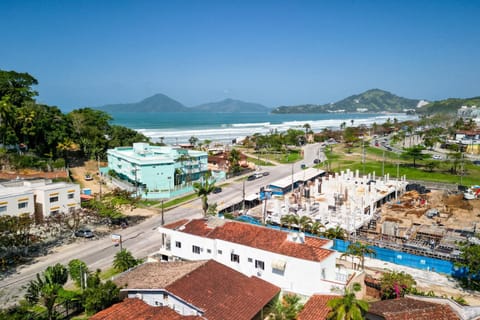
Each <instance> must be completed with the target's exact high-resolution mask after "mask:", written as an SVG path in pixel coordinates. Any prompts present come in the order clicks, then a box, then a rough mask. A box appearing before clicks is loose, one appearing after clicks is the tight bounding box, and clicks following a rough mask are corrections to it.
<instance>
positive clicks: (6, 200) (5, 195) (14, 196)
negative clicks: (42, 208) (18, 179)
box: [0, 188, 35, 216]
mask: <svg viewBox="0 0 480 320" xmlns="http://www.w3.org/2000/svg"><path fill="white" fill-rule="evenodd" d="M7 191H8V192H7ZM25 202H26V203H27V206H26V207H25V208H19V207H18V206H19V203H25ZM0 207H1V208H2V209H1V212H0V216H6V215H9V216H19V215H20V214H22V213H28V214H29V215H33V213H34V212H35V203H34V200H33V192H32V191H28V190H23V189H20V188H19V189H18V192H13V188H0ZM5 207H6V211H3V210H4V209H3V208H5Z"/></svg>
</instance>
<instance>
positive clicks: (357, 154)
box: [325, 145, 480, 186]
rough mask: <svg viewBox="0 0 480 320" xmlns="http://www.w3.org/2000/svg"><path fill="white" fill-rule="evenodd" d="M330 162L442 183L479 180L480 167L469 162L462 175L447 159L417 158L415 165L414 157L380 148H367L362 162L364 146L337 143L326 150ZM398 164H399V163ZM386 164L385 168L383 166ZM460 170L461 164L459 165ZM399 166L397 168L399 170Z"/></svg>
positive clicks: (336, 167) (332, 166)
mask: <svg viewBox="0 0 480 320" xmlns="http://www.w3.org/2000/svg"><path fill="white" fill-rule="evenodd" d="M325 154H326V156H327V158H328V161H329V162H330V170H332V171H336V172H340V171H342V170H346V169H350V170H353V171H355V170H359V172H360V173H361V174H363V173H365V174H368V173H373V172H375V174H376V175H377V176H380V175H381V174H382V170H383V173H384V174H387V173H388V174H389V175H390V177H397V172H398V174H399V176H400V177H401V176H403V175H405V176H406V177H407V180H408V179H411V180H425V181H432V182H440V183H457V184H463V185H467V186H469V185H475V184H479V183H480V167H478V166H474V165H472V164H470V163H465V164H464V170H465V174H464V176H463V177H460V175H458V174H451V173H450V168H451V167H452V164H451V163H450V162H448V161H438V160H432V159H426V160H420V161H416V167H415V168H414V167H413V161H412V160H404V159H401V158H400V157H399V155H397V154H396V153H394V152H389V151H385V157H384V152H383V150H381V149H378V148H372V147H367V148H365V164H363V163H362V149H361V148H358V147H357V148H353V149H352V152H351V153H347V152H346V149H345V148H343V146H342V145H337V146H335V147H334V149H333V151H332V152H330V151H327V152H325ZM432 161H433V162H435V167H434V168H433V170H429V169H428V168H427V166H426V164H427V163H429V162H432ZM397 164H398V166H397ZM382 166H383V169H382ZM457 169H458V171H460V166H459V167H458V168H457ZM397 170H398V171H397Z"/></svg>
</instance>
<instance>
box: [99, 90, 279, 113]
mask: <svg viewBox="0 0 480 320" xmlns="http://www.w3.org/2000/svg"><path fill="white" fill-rule="evenodd" d="M97 109H100V110H103V111H105V112H212V113H213V112H216V113H247V112H248V113H258V112H261V113H268V112H270V109H269V108H267V107H265V106H263V105H261V104H258V103H251V102H244V101H240V100H234V99H225V100H222V101H218V102H210V103H205V104H201V105H199V106H195V107H186V106H185V105H183V104H182V103H180V102H178V101H176V100H174V99H172V98H170V97H168V96H166V95H164V94H161V93H159V94H156V95H153V96H151V97H149V98H146V99H144V100H142V101H140V102H135V103H120V104H108V105H105V106H102V107H98V108H97Z"/></svg>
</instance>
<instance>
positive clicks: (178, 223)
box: [163, 219, 188, 230]
mask: <svg viewBox="0 0 480 320" xmlns="http://www.w3.org/2000/svg"><path fill="white" fill-rule="evenodd" d="M187 222H188V219H182V220H178V221H175V222H172V223H169V224H166V225H164V226H163V227H164V228H167V229H172V230H175V229H177V228H179V227H180V226H182V225H184V224H185V223H187Z"/></svg>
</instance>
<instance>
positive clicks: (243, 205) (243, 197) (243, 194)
mask: <svg viewBox="0 0 480 320" xmlns="http://www.w3.org/2000/svg"><path fill="white" fill-rule="evenodd" d="M242 212H243V214H245V180H243V188H242Z"/></svg>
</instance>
